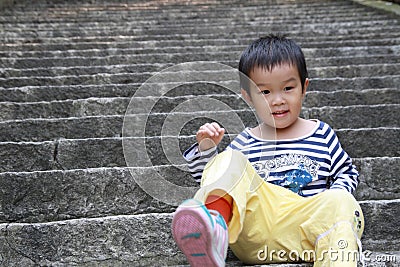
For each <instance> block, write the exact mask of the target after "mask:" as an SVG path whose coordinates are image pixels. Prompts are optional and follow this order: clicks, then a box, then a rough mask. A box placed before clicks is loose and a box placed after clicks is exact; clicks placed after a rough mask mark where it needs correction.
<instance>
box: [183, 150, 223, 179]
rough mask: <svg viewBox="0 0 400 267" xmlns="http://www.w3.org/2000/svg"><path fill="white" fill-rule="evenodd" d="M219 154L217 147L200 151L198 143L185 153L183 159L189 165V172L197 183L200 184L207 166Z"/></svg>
mask: <svg viewBox="0 0 400 267" xmlns="http://www.w3.org/2000/svg"><path fill="white" fill-rule="evenodd" d="M217 154H218V152H217V147H213V148H210V149H208V150H205V151H200V150H199V145H198V144H197V143H195V144H193V145H192V146H191V147H189V148H188V149H187V150H186V151H185V152H184V153H183V157H184V158H185V160H186V162H187V163H188V168H189V171H190V173H191V175H192V176H193V178H194V179H195V180H196V182H198V183H200V181H201V176H202V174H203V170H204V168H205V166H206V164H207V163H208V162H209V161H210V160H211V159H212V158H213V157H215V156H216V155H217Z"/></svg>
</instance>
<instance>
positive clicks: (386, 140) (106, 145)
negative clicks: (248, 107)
mask: <svg viewBox="0 0 400 267" xmlns="http://www.w3.org/2000/svg"><path fill="white" fill-rule="evenodd" d="M92 130H93V129H92ZM336 133H337V135H338V137H339V140H340V141H341V144H342V146H343V148H344V149H345V150H346V151H347V153H348V154H349V155H350V156H351V157H352V158H363V157H398V156H399V155H400V153H399V148H398V145H397V141H398V140H399V137H400V129H399V128H387V127H382V128H372V129H368V128H366V129H364V128H363V129H356V130H354V129H343V130H337V131H336ZM233 137H234V135H226V136H225V137H224V139H223V140H222V142H221V144H220V147H221V148H222V147H226V145H227V144H228V143H229V142H230V140H231V138H233ZM123 140H124V144H125V146H126V149H125V151H126V153H127V157H128V161H129V164H133V165H129V166H130V167H150V166H158V165H169V164H171V162H170V159H169V158H171V157H172V158H173V160H180V162H182V160H183V159H182V158H181V156H180V155H178V153H179V152H180V150H184V149H185V148H188V147H189V146H190V145H191V144H192V143H193V142H194V137H193V136H189V137H184V136H179V137H175V136H163V137H162V138H161V137H153V138H151V137H148V138H144V137H137V138H124V139H123V138H93V139H60V140H55V141H46V142H2V143H0V158H1V159H2V164H1V165H0V172H21V171H28V172H30V171H44V170H56V169H58V170H62V169H65V170H66V169H85V168H98V167H123V166H127V165H126V164H127V162H126V158H125V157H124V152H123V146H122V142H123ZM178 143H179V144H178ZM166 144H168V146H166ZM129 147H134V148H135V149H129ZM162 147H163V149H167V150H166V151H163V152H164V153H166V154H160V148H162ZM141 148H143V150H141ZM144 150H145V152H146V153H144V152H143V151H144ZM10 151H12V153H11V154H10ZM170 151H173V152H170ZM146 154H147V156H148V157H146ZM167 157H168V158H167Z"/></svg>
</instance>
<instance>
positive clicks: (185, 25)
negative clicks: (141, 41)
mask: <svg viewBox="0 0 400 267" xmlns="http://www.w3.org/2000/svg"><path fill="white" fill-rule="evenodd" d="M330 19H331V18H329V19H325V20H330ZM229 21H230V22H231V23H229V25H226V23H221V22H218V23H216V24H213V23H212V22H209V23H207V26H202V25H198V24H195V23H194V24H192V25H191V24H190V23H192V22H191V21H187V22H186V21H185V22H186V23H183V24H177V25H160V26H158V27H157V30H158V31H159V32H162V31H164V30H171V28H172V29H179V30H182V29H184V28H193V26H194V25H196V26H197V27H196V30H197V31H200V30H201V29H202V28H207V27H213V28H214V29H221V28H222V27H224V28H226V29H227V30H229V28H230V27H235V26H237V25H235V21H232V20H229ZM302 22H308V23H309V22H310V19H308V18H306V19H304V21H302V19H298V20H293V21H290V20H282V21H279V19H278V20H275V19H274V18H271V22H268V21H262V22H259V23H257V24H256V23H255V22H254V23H252V24H249V25H246V26H244V27H245V28H246V27H248V28H251V29H256V28H257V27H260V28H261V27H274V26H275V25H276V24H280V23H284V24H285V27H287V28H284V29H289V27H288V26H292V27H293V26H297V25H298V24H297V23H299V24H301V23H302ZM327 22H328V23H329V21H324V19H321V20H318V22H313V23H312V25H313V26H314V27H316V26H317V27H318V26H321V25H325V26H326V25H327ZM350 22H352V23H354V24H355V25H354V26H355V27H359V28H362V27H363V26H365V25H366V24H367V23H368V24H369V25H372V27H374V26H375V27H376V25H382V26H386V25H387V24H390V23H393V24H394V23H396V22H398V20H397V19H395V18H388V17H382V18H381V19H377V18H375V17H373V18H372V19H370V20H365V21H363V20H360V18H353V17H347V19H344V20H340V22H339V21H338V20H333V21H331V22H330V23H329V27H333V28H335V27H338V26H342V25H344V26H348V25H349V23H350ZM0 25H4V24H0ZM25 25H26V24H25ZM120 25H122V24H120ZM120 25H115V26H110V25H109V24H107V25H103V27H98V28H96V27H92V28H89V29H86V33H87V35H88V36H91V35H92V34H93V33H101V32H102V31H104V30H106V32H109V31H110V30H114V31H115V32H116V34H120V33H121V34H126V33H127V32H135V31H139V32H142V27H138V26H136V27H128V28H125V29H121V26H120ZM149 25H151V24H146V25H144V26H149ZM51 26H53V25H51ZM54 26H55V25H54ZM124 26H125V27H127V26H129V25H124ZM139 26H143V25H139ZM327 27H328V26H327ZM392 27H396V26H395V25H392ZM113 28H115V29H113ZM31 30H32V28H31V29H29V28H26V29H23V30H20V31H19V32H18V31H17V32H15V31H7V30H6V31H4V34H5V35H4V36H3V37H2V38H7V37H8V36H20V35H22V34H24V31H26V32H27V34H31ZM34 30H35V34H37V36H40V37H47V36H52V35H51V34H52V33H49V32H48V31H46V30H44V29H41V28H34ZM119 31H120V32H119ZM151 31H152V29H151V30H150V32H151ZM59 33H61V34H62V36H67V37H68V36H75V35H72V34H73V30H72V31H71V29H67V28H65V29H64V28H59Z"/></svg>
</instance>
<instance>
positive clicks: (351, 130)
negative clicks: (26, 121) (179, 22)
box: [0, 126, 400, 158]
mask: <svg viewBox="0 0 400 267" xmlns="http://www.w3.org/2000/svg"><path fill="white" fill-rule="evenodd" d="M333 130H334V131H335V132H336V133H337V134H346V133H354V134H362V133H360V132H365V133H368V132H375V133H379V132H381V131H385V130H387V131H393V132H394V133H397V134H398V133H400V126H399V127H397V126H395V127H387V126H380V127H374V128H355V129H354V128H342V129H335V128H334V129H333ZM126 134H128V135H130V134H131V133H126ZM237 134H238V133H234V132H233V133H231V134H226V137H234V136H236V135H237ZM193 137H194V134H193V135H190V134H185V135H179V136H164V135H155V136H141V135H139V134H138V135H137V136H133V135H132V136H125V137H123V136H104V137H88V138H63V137H60V138H56V139H52V140H44V141H2V142H0V145H8V144H10V145H22V146H24V145H41V144H55V143H57V144H60V143H63V142H65V143H73V142H86V141H87V142H91V141H99V142H100V141H103V142H104V141H121V142H122V141H123V140H144V139H149V140H155V139H162V138H165V139H176V138H179V139H182V140H185V139H192V138H193ZM383 157H385V156H383ZM363 158H364V157H363Z"/></svg>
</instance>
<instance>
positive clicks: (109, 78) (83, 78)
mask: <svg viewBox="0 0 400 267" xmlns="http://www.w3.org/2000/svg"><path fill="white" fill-rule="evenodd" d="M170 56H171V55H165V56H164V57H170ZM180 56H182V55H180ZM192 56H193V60H191V61H198V60H200V59H199V58H198V57H197V55H196V54H192V55H191V57H192ZM226 56H229V55H226ZM70 59H71V60H72V61H73V60H74V59H73V58H70ZM23 60H26V59H23ZM64 60H68V59H64ZM75 60H78V61H81V62H82V61H85V62H90V59H87V58H80V59H75ZM34 61H35V60H34ZM172 61H174V59H172ZM53 62H54V61H47V60H46V61H42V62H41V64H44V65H50V66H48V67H51V65H53ZM176 62H177V61H176ZM31 63H32V62H31ZM224 72H225V71H223V72H222V73H221V72H217V71H215V72H213V73H211V72H210V73H209V74H206V73H204V74H205V75H209V76H210V77H209V78H210V79H213V77H216V78H217V77H219V76H222V77H223V75H224ZM371 73H374V74H375V75H380V76H390V75H393V76H394V75H397V74H398V73H400V64H397V63H391V64H369V65H349V66H340V67H336V66H330V67H322V68H315V69H309V75H310V77H323V78H325V79H329V78H359V77H369V75H370V74H371ZM155 74H157V73H155V72H142V73H129V72H126V73H115V74H114V73H98V74H93V75H68V76H58V77H49V76H46V77H15V78H14V77H8V78H0V83H1V85H2V87H3V88H13V87H23V86H32V85H33V86H40V85H53V86H56V85H79V84H99V85H100V84H120V83H122V84H123V83H144V82H145V81H146V80H147V79H149V78H151V77H152V76H154V75H155ZM165 74H166V75H167V73H165ZM221 81H223V80H221Z"/></svg>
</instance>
